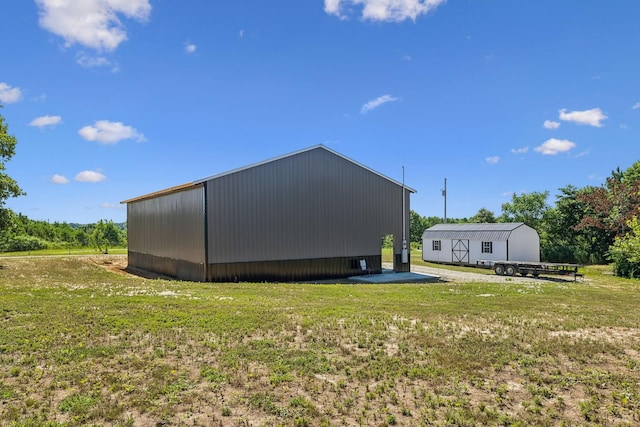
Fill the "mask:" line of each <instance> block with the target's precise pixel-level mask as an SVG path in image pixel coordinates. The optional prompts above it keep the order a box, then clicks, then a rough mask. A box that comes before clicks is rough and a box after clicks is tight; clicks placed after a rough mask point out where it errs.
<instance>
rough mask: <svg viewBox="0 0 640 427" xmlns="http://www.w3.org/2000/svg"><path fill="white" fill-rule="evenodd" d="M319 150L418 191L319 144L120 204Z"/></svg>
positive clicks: (167, 192) (156, 195) (184, 188)
mask: <svg viewBox="0 0 640 427" xmlns="http://www.w3.org/2000/svg"><path fill="white" fill-rule="evenodd" d="M318 149H322V150H325V151H328V152H329V153H332V154H334V155H336V156H338V157H341V158H343V159H345V160H347V161H349V162H351V163H353V164H354V165H356V166H359V167H361V168H363V169H366V170H367V171H369V172H371V173H373V174H376V175H378V176H379V177H381V178H384V179H386V180H388V181H391V182H393V183H394V184H396V185H398V186H401V187H404V188H406V189H407V190H409V191H410V192H412V193H415V192H416V190H414V189H413V188H411V187H407V186H406V185H404V184H403V183H401V182H398V181H396V180H394V179H391V178H389V177H388V176H385V175H383V174H381V173H380V172H376V171H375V170H373V169H371V168H369V167H367V166H365V165H363V164H362V163H358V162H356V161H355V160H352V159H350V158H348V157H346V156H343V155H342V154H340V153H338V152H336V151H333V150H331V149H330V148H327V147H325V146H324V145H322V144H319V145H315V146H313V147H309V148H305V149H303V150H298V151H295V152H293V153H289V154H284V155H282V156H278V157H274V158H272V159H268V160H264V161H261V162H258V163H254V164H251V165H248V166H243V167H240V168H237V169H232V170H230V171H227V172H222V173H219V174H217V175H212V176H209V177H207V178H202V179H199V180H196V181H193V182H188V183H186V184H182V185H177V186H175V187H171V188H167V189H165V190H160V191H156V192H153V193H149V194H146V195H144V196H138V197H134V198H131V199H128V200H124V201H122V202H120V203H122V204H126V203H132V202H139V201H141V200H144V199H151V198H154V197H159V196H164V195H167V194H171V193H176V192H178V191H185V190H189V189H191V188H193V187H196V186H199V185H202V184H203V183H205V182H207V181H211V180H213V179H217V178H221V177H223V176H227V175H231V174H234V173H238V172H242V171H244V170H247V169H251V168H255V167H258V166H261V165H265V164H267V163H271V162H275V161H278V160H281V159H285V158H287V157H292V156H295V155H298V154H301V153H305V152H307V151H312V150H318Z"/></svg>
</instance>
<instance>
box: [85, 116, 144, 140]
mask: <svg viewBox="0 0 640 427" xmlns="http://www.w3.org/2000/svg"><path fill="white" fill-rule="evenodd" d="M78 134H79V135H80V136H81V137H83V138H84V139H86V140H87V141H97V142H100V143H102V144H117V143H118V142H120V141H122V140H125V139H135V140H137V141H138V142H141V141H144V140H145V138H144V135H143V134H141V133H139V132H138V131H137V130H135V129H134V128H132V127H131V126H125V125H124V124H122V123H121V122H110V121H108V120H98V121H97V122H95V124H94V125H93V126H85V127H83V128H82V129H80V130H79V131H78Z"/></svg>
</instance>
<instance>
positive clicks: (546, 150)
mask: <svg viewBox="0 0 640 427" xmlns="http://www.w3.org/2000/svg"><path fill="white" fill-rule="evenodd" d="M575 146H576V144H575V143H574V142H571V141H569V140H568V139H555V138H551V139H548V140H546V141H545V142H544V143H542V145H540V146H538V147H536V148H535V150H536V152H538V153H540V154H544V155H547V156H555V155H556V154H559V153H566V152H567V151H570V150H571V149H573V148H574V147H575Z"/></svg>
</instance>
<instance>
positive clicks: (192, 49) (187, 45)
mask: <svg viewBox="0 0 640 427" xmlns="http://www.w3.org/2000/svg"><path fill="white" fill-rule="evenodd" d="M197 49H198V46H196V45H195V44H193V43H190V42H185V43H184V51H185V52H187V53H195V52H196V50H197Z"/></svg>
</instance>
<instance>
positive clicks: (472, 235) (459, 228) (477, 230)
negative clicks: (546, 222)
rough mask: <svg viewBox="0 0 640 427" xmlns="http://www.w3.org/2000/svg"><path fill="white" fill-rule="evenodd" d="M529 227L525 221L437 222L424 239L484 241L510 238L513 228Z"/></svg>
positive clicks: (427, 230)
mask: <svg viewBox="0 0 640 427" xmlns="http://www.w3.org/2000/svg"><path fill="white" fill-rule="evenodd" d="M523 226H524V227H527V225H526V224H525V223H523V222H504V223H482V224H436V225H434V226H433V227H430V228H428V229H426V230H425V231H424V233H423V234H422V238H423V239H464V240H476V241H478V240H480V241H484V242H499V241H506V240H509V237H511V233H512V232H513V230H515V229H517V228H519V227H523Z"/></svg>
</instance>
